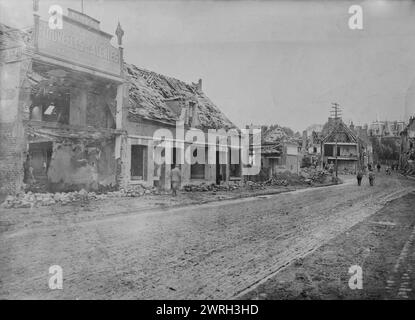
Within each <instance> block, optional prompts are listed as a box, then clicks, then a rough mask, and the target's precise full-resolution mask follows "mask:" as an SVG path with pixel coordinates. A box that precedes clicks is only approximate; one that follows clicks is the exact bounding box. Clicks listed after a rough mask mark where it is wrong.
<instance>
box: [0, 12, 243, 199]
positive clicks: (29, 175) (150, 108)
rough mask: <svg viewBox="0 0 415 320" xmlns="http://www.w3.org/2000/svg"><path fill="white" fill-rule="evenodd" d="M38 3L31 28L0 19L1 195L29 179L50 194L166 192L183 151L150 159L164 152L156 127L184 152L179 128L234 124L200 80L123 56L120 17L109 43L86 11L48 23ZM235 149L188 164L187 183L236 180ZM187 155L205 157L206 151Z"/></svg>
mask: <svg viewBox="0 0 415 320" xmlns="http://www.w3.org/2000/svg"><path fill="white" fill-rule="evenodd" d="M36 10H37V8H34V15H33V21H34V24H33V26H32V27H30V28H29V29H27V30H17V29H13V28H10V27H8V26H6V25H0V58H1V59H0V63H1V74H0V88H1V101H0V182H1V184H0V192H1V193H4V194H13V193H16V192H20V191H21V190H22V187H23V186H25V187H28V185H29V188H30V185H31V184H33V188H36V190H50V191H69V190H77V189H78V190H79V189H80V188H85V189H88V190H103V189H110V188H113V187H118V186H127V185H134V184H142V185H146V186H151V187H152V186H157V187H160V188H164V189H169V188H170V171H171V168H172V166H174V165H175V164H177V163H182V162H183V161H181V162H180V159H177V156H176V155H182V154H183V153H181V152H176V151H177V150H175V148H173V150H172V154H171V159H172V164H170V163H169V164H166V163H164V164H162V161H161V162H160V161H156V160H160V159H156V157H167V156H166V154H165V152H166V151H165V150H164V151H163V148H161V149H162V150H161V151H160V152H156V148H157V147H159V148H160V143H161V141H159V140H155V139H154V135H155V134H156V132H160V130H167V131H166V132H170V133H171V134H172V137H173V140H174V141H173V142H177V140H178V139H181V141H180V142H181V144H180V146H182V147H183V149H185V148H187V147H188V146H189V145H191V144H192V141H189V140H186V139H185V138H184V136H185V135H184V132H186V133H187V132H188V131H191V130H193V129H198V130H199V132H200V131H202V132H207V131H208V130H209V129H215V130H219V129H222V130H224V131H226V132H228V131H229V130H232V129H234V130H238V128H236V126H235V125H234V124H233V123H232V122H231V121H230V120H229V119H228V118H227V117H226V116H225V115H224V114H223V113H222V112H221V111H220V110H219V108H218V107H217V106H215V105H214V104H213V102H212V101H211V100H210V99H209V98H208V97H207V96H206V95H205V94H204V92H203V90H202V80H199V81H198V82H196V83H191V84H188V83H185V82H183V81H180V80H178V79H174V78H171V77H167V76H164V75H161V74H157V73H155V72H151V71H148V70H144V69H142V68H138V67H137V66H135V65H133V64H128V63H127V62H125V61H124V58H123V56H124V53H123V47H122V37H123V34H124V32H123V30H122V29H121V26H120V24H118V27H117V30H116V32H115V34H116V36H117V44H118V46H113V45H112V44H111V42H110V41H111V39H112V38H113V35H111V34H109V33H107V32H104V31H103V30H101V28H100V22H99V21H98V20H96V19H94V18H92V17H90V16H88V15H86V14H84V13H81V12H78V11H75V10H72V9H68V13H67V14H66V15H64V16H63V28H62V29H51V28H50V27H49V26H48V22H47V21H43V20H42V19H40V17H39V15H38V14H37V11H36ZM177 123H180V124H181V126H180V129H178V127H177ZM177 130H180V131H184V132H177ZM167 136H169V134H167V133H166V136H165V138H166V139H167ZM190 136H191V135H190ZM178 137H180V138H178ZM186 137H187V135H186ZM227 139H228V140H229V139H230V138H229V137H227ZM206 142H207V141H206ZM225 144H226V145H225V148H229V149H230V148H231V147H233V145H231V144H230V143H229V144H228V143H227V141H225ZM174 146H177V144H174ZM220 147H222V148H223V147H224V146H223V145H221V146H220ZM219 149H220V148H219V146H218V150H219ZM220 150H222V151H221V152H223V149H220ZM226 151H231V150H226ZM232 151H233V152H226V157H227V159H225V160H224V161H222V162H221V164H219V162H217V163H218V164H208V163H198V162H195V163H189V164H188V163H187V162H184V164H183V166H182V170H181V172H182V182H183V184H197V183H201V182H204V183H221V182H223V181H232V180H233V181H236V182H238V181H241V165H240V164H239V163H235V161H231V160H232V159H231V156H232V154H235V150H232ZM163 152H164V153H163ZM192 152H193V156H197V153H198V152H203V153H205V152H206V158H207V148H203V149H201V148H198V147H195V149H194V150H193V149H192ZM237 152H239V154H240V150H239V151H237ZM219 156H220V154H219V151H217V157H218V158H219Z"/></svg>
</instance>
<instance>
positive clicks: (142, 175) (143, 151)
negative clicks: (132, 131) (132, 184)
mask: <svg viewBox="0 0 415 320" xmlns="http://www.w3.org/2000/svg"><path fill="white" fill-rule="evenodd" d="M146 173H147V147H146V146H142V145H132V146H131V180H146V179H147V174H146Z"/></svg>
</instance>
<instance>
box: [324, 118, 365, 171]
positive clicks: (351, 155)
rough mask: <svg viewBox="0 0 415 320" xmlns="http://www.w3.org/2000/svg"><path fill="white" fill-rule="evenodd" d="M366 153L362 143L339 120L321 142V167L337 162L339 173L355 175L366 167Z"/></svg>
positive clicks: (331, 125)
mask: <svg viewBox="0 0 415 320" xmlns="http://www.w3.org/2000/svg"><path fill="white" fill-rule="evenodd" d="M366 152H367V150H366V145H365V144H364V142H363V141H362V140H361V139H360V138H359V137H358V136H357V135H356V134H355V133H354V132H353V130H351V129H350V128H349V127H348V126H347V125H346V124H345V123H344V122H343V121H342V120H341V119H336V120H334V121H331V123H330V126H329V129H328V133H327V135H326V136H325V137H324V138H323V139H322V141H321V157H322V164H321V165H322V167H323V168H326V167H328V166H330V165H333V166H335V165H336V162H337V170H338V172H339V173H349V174H355V173H356V172H357V170H359V169H363V167H364V166H367V158H365V153H366ZM365 161H366V162H365Z"/></svg>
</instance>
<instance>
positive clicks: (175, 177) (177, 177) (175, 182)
mask: <svg viewBox="0 0 415 320" xmlns="http://www.w3.org/2000/svg"><path fill="white" fill-rule="evenodd" d="M170 176H171V189H172V195H173V196H174V197H175V196H177V190H178V189H180V183H181V180H182V174H181V171H180V169H179V167H178V165H175V166H174V168H173V169H172V170H171V173H170Z"/></svg>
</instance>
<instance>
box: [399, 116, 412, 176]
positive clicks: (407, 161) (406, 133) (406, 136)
mask: <svg viewBox="0 0 415 320" xmlns="http://www.w3.org/2000/svg"><path fill="white" fill-rule="evenodd" d="M399 164H400V167H401V169H402V170H404V171H405V172H406V173H407V174H415V117H411V118H410V119H409V123H408V125H407V126H406V127H405V129H404V130H403V131H402V132H401V147H400V157H399Z"/></svg>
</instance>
